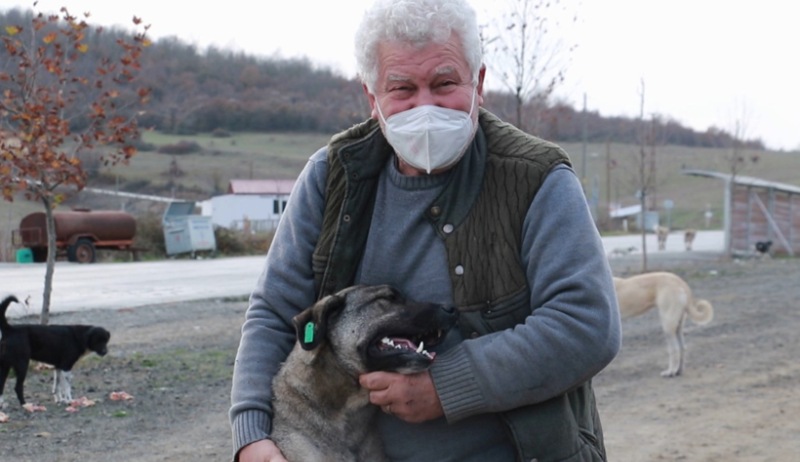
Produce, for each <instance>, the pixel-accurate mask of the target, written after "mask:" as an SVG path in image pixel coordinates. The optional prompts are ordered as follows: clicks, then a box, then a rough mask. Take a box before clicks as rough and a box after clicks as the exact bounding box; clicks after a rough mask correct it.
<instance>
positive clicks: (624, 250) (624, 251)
mask: <svg viewBox="0 0 800 462" xmlns="http://www.w3.org/2000/svg"><path fill="white" fill-rule="evenodd" d="M635 251H636V247H634V246H630V247H615V248H614V249H613V250H611V252H609V253H608V257H609V258H613V257H624V256H626V255H630V254H631V253H632V252H635Z"/></svg>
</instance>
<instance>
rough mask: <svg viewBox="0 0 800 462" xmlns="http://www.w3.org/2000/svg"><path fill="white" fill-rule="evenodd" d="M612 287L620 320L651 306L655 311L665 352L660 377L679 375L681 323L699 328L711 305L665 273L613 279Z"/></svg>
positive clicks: (682, 351)
mask: <svg viewBox="0 0 800 462" xmlns="http://www.w3.org/2000/svg"><path fill="white" fill-rule="evenodd" d="M614 288H615V289H616V292H617V299H618V301H619V310H620V316H621V317H622V318H623V319H624V318H629V317H632V316H637V315H640V314H642V313H644V312H646V311H648V310H650V309H651V308H653V307H657V308H658V315H659V318H660V319H661V327H662V329H663V330H664V334H665V335H666V338H667V352H668V353H669V367H667V369H666V370H664V371H663V372H662V373H661V375H662V376H664V377H674V376H677V375H680V374H681V373H682V372H683V364H684V355H685V346H684V342H683V324H684V321H685V319H686V316H687V315H688V316H689V318H690V319H691V320H692V321H694V322H695V323H697V324H700V325H703V324H707V323H709V322H710V321H711V319H712V318H713V316H714V309H713V307H712V306H711V303H709V302H708V301H707V300H703V299H695V298H694V296H693V295H692V290H691V289H690V288H689V285H688V284H687V283H686V281H684V280H683V279H681V278H680V277H679V276H678V275H676V274H674V273H669V272H665V271H662V272H653V273H645V274H639V275H636V276H631V277H629V278H619V277H615V278H614Z"/></svg>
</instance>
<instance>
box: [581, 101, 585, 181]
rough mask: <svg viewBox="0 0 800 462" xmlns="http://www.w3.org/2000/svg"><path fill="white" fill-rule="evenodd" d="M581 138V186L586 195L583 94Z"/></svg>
mask: <svg viewBox="0 0 800 462" xmlns="http://www.w3.org/2000/svg"><path fill="white" fill-rule="evenodd" d="M581 122H582V127H581V137H582V138H583V156H582V157H581V186H582V187H583V194H584V195H586V93H584V94H583V115H582V116H581Z"/></svg>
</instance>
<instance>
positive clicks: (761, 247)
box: [755, 240, 772, 257]
mask: <svg viewBox="0 0 800 462" xmlns="http://www.w3.org/2000/svg"><path fill="white" fill-rule="evenodd" d="M755 247H756V252H758V254H759V255H760V256H761V257H769V248H770V247H772V241H771V240H769V241H758V242H756V245H755Z"/></svg>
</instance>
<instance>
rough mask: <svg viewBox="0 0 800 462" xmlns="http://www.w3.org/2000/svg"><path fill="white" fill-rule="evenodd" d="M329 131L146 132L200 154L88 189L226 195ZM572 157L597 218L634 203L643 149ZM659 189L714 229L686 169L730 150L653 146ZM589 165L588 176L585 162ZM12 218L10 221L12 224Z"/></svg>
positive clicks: (149, 207) (716, 197) (15, 214)
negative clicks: (611, 206)
mask: <svg viewBox="0 0 800 462" xmlns="http://www.w3.org/2000/svg"><path fill="white" fill-rule="evenodd" d="M328 138H329V136H328V135H327V134H317V133H302V134H299V133H240V134H235V135H233V136H231V137H229V138H215V137H212V136H211V135H195V136H178V135H165V134H162V133H158V132H155V131H147V132H145V133H144V136H143V139H144V141H145V142H146V143H149V144H153V145H154V146H157V147H158V146H164V145H169V144H175V143H177V142H180V141H184V142H194V143H197V144H198V145H199V146H200V147H201V150H200V151H199V152H197V153H190V154H182V155H168V154H161V153H159V152H157V151H148V152H139V153H138V154H137V155H136V156H135V157H134V158H133V159H132V160H131V162H130V164H129V165H118V166H115V167H113V168H104V167H99V166H98V167H97V169H96V170H95V171H94V172H93V173H92V176H91V178H90V181H89V185H88V186H89V187H93V188H103V189H111V190H116V189H118V190H120V191H126V192H136V193H142V194H152V195H161V196H168V197H177V198H181V199H186V200H196V201H201V200H205V199H207V198H209V197H211V196H212V195H214V194H220V193H223V192H224V191H225V190H226V188H227V186H228V182H229V181H230V180H231V179H234V178H289V179H292V178H295V177H296V176H297V174H298V173H299V172H300V170H301V169H302V168H303V166H304V165H305V162H306V160H307V158H308V157H309V156H310V155H311V154H312V153H313V152H314V151H315V150H317V149H318V148H319V147H321V146H323V145H324V144H325V143H327V141H328ZM561 145H562V146H563V147H564V148H565V149H566V150H567V152H568V153H569V155H570V156H571V159H572V162H573V165H574V167H575V170H576V172H577V173H578V175H579V176H581V177H584V178H585V185H586V189H587V196H588V197H589V201H590V203H592V204H595V203H596V207H597V208H596V210H597V211H598V215H597V216H598V217H600V216H601V214H602V210H604V208H605V204H606V203H607V202H608V201H611V202H615V203H620V204H622V205H632V204H635V203H637V202H636V199H635V192H636V189H637V188H636V186H635V185H636V178H637V176H636V175H637V173H636V169H637V168H638V167H637V166H638V162H639V158H638V156H639V154H638V153H639V148H638V146H634V145H626V144H608V145H605V144H596V143H590V144H587V145H586V149H585V152H586V155H585V157H584V155H583V152H584V148H583V145H582V144H580V143H569V142H566V143H561ZM655 152H656V177H657V181H656V188H655V191H654V193H653V197H652V198H653V199H654V202H655V204H656V206H657V207H658V208H660V207H662V204H663V201H664V200H665V199H670V200H672V201H673V203H674V209H673V210H672V212H671V216H670V219H671V222H672V227H673V228H675V229H678V228H684V227H698V228H702V227H703V225H704V223H703V214H704V212H705V210H706V207H707V206H708V207H710V208H711V210H712V212H713V213H714V220H713V222H712V227H713V228H719V227H721V223H722V222H721V219H722V199H723V189H722V186H723V185H722V182H719V181H715V180H711V179H706V178H697V177H693V176H687V175H685V174H683V173H681V169H683V168H692V169H704V170H713V171H720V172H724V173H728V172H729V168H728V167H727V165H728V160H727V159H728V158H729V156H730V151H729V150H727V149H712V148H689V147H685V146H659V147H657V148H656V151H655ZM756 154H757V156H758V161H757V162H752V160H749V161H748V162H747V163H746V165H745V167H744V168H743V169H742V170H741V174H743V175H748V176H755V177H760V178H764V179H767V180H772V181H779V182H784V183H789V184H797V175H796V172H797V165H798V162H800V155H798V154H791V153H786V152H763V151H758V152H756V151H753V152H745V153H743V155H744V156H745V157H746V158H748V159H751V158H752V156H755V155H756ZM584 158H585V167H586V173H585V174H584V173H583V171H582V168H583V166H584ZM607 158H610V159H612V163H614V164H615V166H614V167H613V168H610V169H607V168H606V159H607ZM63 206H64V207H77V206H81V207H90V208H95V209H100V208H110V209H118V208H121V207H124V208H126V209H128V210H131V211H133V212H134V213H136V214H145V213H156V214H160V213H161V210H163V205H162V204H160V203H153V202H149V201H134V200H129V199H126V200H120V199H118V198H114V197H109V196H101V195H98V194H94V193H88V192H83V193H80V194H77V195H75V196H73V197H70V198H69V199H68V200H67V201H65V203H64V204H63ZM38 208H39V205H38V204H36V203H28V202H27V201H25V200H24V199H22V198H20V199H19V200H17V201H15V202H14V203H13V204H4V205H3V209H5V210H4V211H5V213H3V214H2V219H3V221H5V222H6V223H5V224H4V226H2V228H0V229H5V230H8V229H11V228H13V226H15V225H14V224H15V223H17V222H18V220H19V218H20V217H21V216H23V215H24V214H26V213H29V212H30V211H32V210H38ZM9 223H11V224H9Z"/></svg>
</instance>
